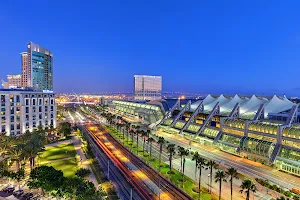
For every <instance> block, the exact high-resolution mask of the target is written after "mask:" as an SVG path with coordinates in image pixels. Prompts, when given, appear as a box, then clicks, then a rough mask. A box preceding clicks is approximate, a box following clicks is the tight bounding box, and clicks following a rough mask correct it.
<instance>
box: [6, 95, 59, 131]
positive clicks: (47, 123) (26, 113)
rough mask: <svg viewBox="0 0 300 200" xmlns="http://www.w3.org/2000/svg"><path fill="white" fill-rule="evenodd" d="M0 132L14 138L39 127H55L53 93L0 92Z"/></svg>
mask: <svg viewBox="0 0 300 200" xmlns="http://www.w3.org/2000/svg"><path fill="white" fill-rule="evenodd" d="M0 111H1V112H0V117H1V120H0V128H1V129H0V131H1V132H2V133H5V134H6V135H8V136H16V135H20V134H22V133H25V132H26V131H27V130H28V131H33V130H34V129H37V128H38V127H39V126H42V127H43V128H46V127H52V126H53V127H54V128H55V127H56V104H55V98H54V93H53V92H49V91H47V92H43V91H34V90H19V89H1V90H0Z"/></svg>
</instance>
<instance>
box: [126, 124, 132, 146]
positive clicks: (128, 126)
mask: <svg viewBox="0 0 300 200" xmlns="http://www.w3.org/2000/svg"><path fill="white" fill-rule="evenodd" d="M130 126H131V124H130V123H129V122H127V123H126V125H125V129H126V135H127V144H128V143H129V130H130Z"/></svg>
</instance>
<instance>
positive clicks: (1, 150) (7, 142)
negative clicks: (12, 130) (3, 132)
mask: <svg viewBox="0 0 300 200" xmlns="http://www.w3.org/2000/svg"><path fill="white" fill-rule="evenodd" d="M12 143H13V138H12V137H8V136H2V140H1V142H0V156H3V155H5V154H6V153H7V152H8V150H9V148H10V147H11V145H12Z"/></svg>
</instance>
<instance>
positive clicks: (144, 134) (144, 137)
mask: <svg viewBox="0 0 300 200" xmlns="http://www.w3.org/2000/svg"><path fill="white" fill-rule="evenodd" d="M147 136H148V134H147V132H146V131H142V138H143V140H144V141H143V155H145V143H146V137H147Z"/></svg>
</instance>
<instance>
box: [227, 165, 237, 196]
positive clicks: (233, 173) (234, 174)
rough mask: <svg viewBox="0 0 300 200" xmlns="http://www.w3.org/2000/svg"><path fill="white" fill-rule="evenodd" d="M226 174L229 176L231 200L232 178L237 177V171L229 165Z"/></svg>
mask: <svg viewBox="0 0 300 200" xmlns="http://www.w3.org/2000/svg"><path fill="white" fill-rule="evenodd" d="M226 174H227V175H228V176H229V177H230V179H229V181H230V196H231V200H232V190H233V189H232V184H233V179H239V178H238V172H237V170H236V169H235V168H233V167H231V168H229V169H227V171H226Z"/></svg>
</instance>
